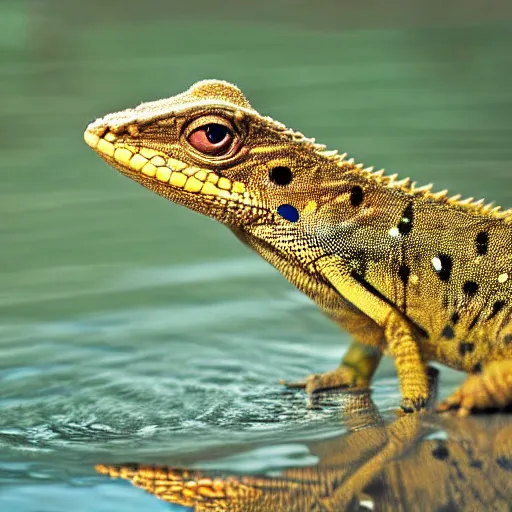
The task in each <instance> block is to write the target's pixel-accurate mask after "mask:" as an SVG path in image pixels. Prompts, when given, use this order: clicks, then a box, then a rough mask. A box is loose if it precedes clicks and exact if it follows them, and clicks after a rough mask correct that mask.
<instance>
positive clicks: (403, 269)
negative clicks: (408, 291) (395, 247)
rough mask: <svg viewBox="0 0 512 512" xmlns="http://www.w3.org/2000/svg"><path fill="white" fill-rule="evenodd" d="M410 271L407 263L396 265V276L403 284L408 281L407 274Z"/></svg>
mask: <svg viewBox="0 0 512 512" xmlns="http://www.w3.org/2000/svg"><path fill="white" fill-rule="evenodd" d="M410 273H411V270H410V268H409V267H408V266H407V265H400V266H399V267H398V276H399V277H400V279H401V280H402V282H403V283H404V284H407V283H408V282H409V275H410Z"/></svg>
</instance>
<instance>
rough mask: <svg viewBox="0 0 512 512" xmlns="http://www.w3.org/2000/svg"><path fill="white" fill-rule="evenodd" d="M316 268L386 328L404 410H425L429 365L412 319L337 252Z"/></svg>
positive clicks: (366, 313) (386, 336)
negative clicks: (413, 327)
mask: <svg viewBox="0 0 512 512" xmlns="http://www.w3.org/2000/svg"><path fill="white" fill-rule="evenodd" d="M315 269H316V270H317V272H319V273H320V274H321V275H322V276H323V277H324V278H325V279H327V280H328V281H329V282H330V283H331V284H332V286H333V287H334V288H335V289H336V290H337V291H338V292H339V293H340V295H341V296H343V297H344V298H345V299H346V300H348V301H350V302H351V303H352V304H353V305H354V306H355V307H357V308H358V309H359V310H360V311H361V312H362V313H364V314H365V315H367V316H368V317H369V318H371V319H372V320H373V321H374V322H375V323H376V324H377V325H379V326H380V327H382V329H383V331H384V337H385V341H386V343H387V347H388V349H389V352H390V353H391V355H392V356H393V357H394V359H395V366H396V369H397V373H398V378H399V381H400V389H401V392H402V403H401V406H402V409H403V410H404V411H405V412H412V411H415V410H419V409H422V408H423V407H424V406H425V404H426V402H427V399H428V380H427V370H426V366H425V364H424V362H423V359H422V357H421V353H420V349H419V347H418V343H417V340H416V338H415V335H414V333H413V331H412V328H411V326H410V325H409V322H408V321H407V320H406V319H405V318H404V317H403V316H402V315H401V314H400V313H399V312H398V311H397V310H396V309H395V308H394V307H393V306H392V305H390V304H389V303H388V302H386V300H385V298H384V297H382V296H381V295H380V294H379V293H378V292H377V290H373V289H372V287H370V286H365V283H364V282H363V281H362V280H361V279H357V278H356V277H355V276H354V274H353V272H352V270H351V269H350V268H349V267H348V266H347V265H346V264H345V262H344V261H343V260H342V259H341V258H339V257H337V256H334V255H329V256H325V257H324V258H321V259H320V260H317V262H315Z"/></svg>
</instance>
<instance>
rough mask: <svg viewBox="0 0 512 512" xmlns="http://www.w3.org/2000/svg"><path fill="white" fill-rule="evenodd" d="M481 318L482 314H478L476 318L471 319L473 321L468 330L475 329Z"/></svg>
mask: <svg viewBox="0 0 512 512" xmlns="http://www.w3.org/2000/svg"><path fill="white" fill-rule="evenodd" d="M479 318H480V315H476V316H475V318H473V320H471V323H470V324H469V326H468V331H471V329H473V327H475V325H476V324H477V323H478V319H479Z"/></svg>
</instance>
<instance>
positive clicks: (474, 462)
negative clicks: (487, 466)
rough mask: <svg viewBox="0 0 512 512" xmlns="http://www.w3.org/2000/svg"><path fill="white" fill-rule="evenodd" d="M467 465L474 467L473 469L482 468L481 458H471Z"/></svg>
mask: <svg viewBox="0 0 512 512" xmlns="http://www.w3.org/2000/svg"><path fill="white" fill-rule="evenodd" d="M469 465H470V466H471V467H472V468H475V469H482V466H483V463H482V461H481V460H477V459H475V460H472V461H471V462H470V463H469Z"/></svg>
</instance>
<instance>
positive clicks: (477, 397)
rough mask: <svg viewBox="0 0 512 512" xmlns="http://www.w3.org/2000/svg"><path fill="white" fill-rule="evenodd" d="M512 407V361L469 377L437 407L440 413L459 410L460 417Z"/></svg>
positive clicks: (492, 366)
mask: <svg viewBox="0 0 512 512" xmlns="http://www.w3.org/2000/svg"><path fill="white" fill-rule="evenodd" d="M509 407H512V361H495V362H493V363H490V364H489V365H488V366H486V367H485V369H484V371H483V372H482V373H480V374H478V375H471V376H469V377H468V378H467V379H466V380H465V381H464V382H463V383H462V384H461V386H460V387H459V388H458V389H457V390H456V391H455V392H454V393H453V394H452V395H451V396H449V397H448V398H447V399H445V400H443V402H441V403H440V404H439V406H438V407H437V411H438V412H444V411H448V410H450V409H457V413H458V415H459V416H467V415H468V414H470V413H471V412H472V411H477V410H480V411H482V410H486V409H505V408H509Z"/></svg>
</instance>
